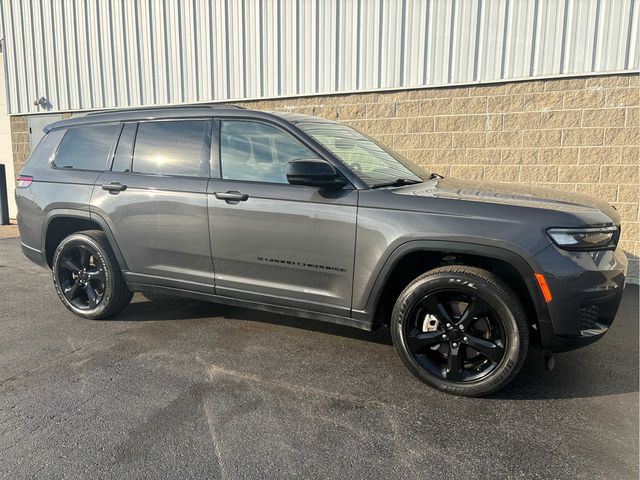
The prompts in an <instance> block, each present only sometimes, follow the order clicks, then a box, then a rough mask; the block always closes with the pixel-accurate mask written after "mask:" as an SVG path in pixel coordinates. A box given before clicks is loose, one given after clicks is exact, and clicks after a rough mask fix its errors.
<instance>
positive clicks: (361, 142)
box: [296, 121, 425, 186]
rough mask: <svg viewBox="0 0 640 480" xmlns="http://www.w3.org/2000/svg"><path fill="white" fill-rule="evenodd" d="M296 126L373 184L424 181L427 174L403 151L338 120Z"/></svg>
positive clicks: (364, 179) (365, 180)
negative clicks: (377, 141) (380, 143)
mask: <svg viewBox="0 0 640 480" xmlns="http://www.w3.org/2000/svg"><path fill="white" fill-rule="evenodd" d="M296 126H297V127H299V128H300V129H301V130H303V131H304V132H306V133H307V134H308V135H310V136H311V137H313V139H314V140H316V141H317V142H318V143H320V144H321V145H323V146H324V147H325V148H326V149H327V150H329V151H330V152H331V153H333V154H334V155H335V156H336V157H338V158H339V159H340V160H342V161H343V162H344V163H345V164H346V165H348V166H349V168H350V169H351V170H353V171H354V172H355V174H356V175H358V177H360V179H361V180H362V181H364V182H365V183H367V184H368V185H369V186H375V185H382V184H386V183H393V182H395V181H397V180H398V179H404V180H409V181H415V182H420V181H422V177H424V176H425V174H424V172H422V171H421V170H420V169H419V168H418V167H416V166H415V165H412V164H411V163H410V162H409V161H408V160H406V159H405V158H403V157H402V156H401V155H400V154H398V153H396V152H393V151H392V150H390V149H388V148H383V147H381V146H380V145H378V144H377V143H376V142H374V141H373V140H371V139H370V138H369V137H367V136H366V135H365V134H363V133H360V132H358V131H357V130H354V129H353V128H351V127H348V126H347V125H343V124H341V123H337V122H322V121H317V122H316V121H314V122H300V123H296Z"/></svg>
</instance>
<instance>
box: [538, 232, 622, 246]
mask: <svg viewBox="0 0 640 480" xmlns="http://www.w3.org/2000/svg"><path fill="white" fill-rule="evenodd" d="M547 234H548V235H549V237H550V238H551V240H553V242H554V243H555V244H556V245H558V246H559V247H560V248H564V249H565V250H586V251H588V250H605V249H614V248H615V247H616V243H617V242H618V237H619V236H620V227H596V228H550V229H549V230H547Z"/></svg>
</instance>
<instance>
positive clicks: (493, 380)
mask: <svg viewBox="0 0 640 480" xmlns="http://www.w3.org/2000/svg"><path fill="white" fill-rule="evenodd" d="M444 289H448V290H451V289H454V290H459V291H461V292H463V293H471V294H473V295H476V296H479V297H481V298H482V299H483V300H484V301H486V302H487V303H488V304H489V305H490V306H491V308H492V309H493V310H494V311H495V312H496V314H497V315H498V316H499V317H500V319H501V321H502V322H501V323H502V327H503V329H504V333H505V337H506V339H505V340H506V345H505V353H504V356H503V358H502V360H501V361H500V364H499V365H498V366H497V367H496V368H495V369H494V370H493V371H492V372H490V373H489V374H488V375H487V376H486V377H483V378H481V379H478V380H474V381H471V382H468V383H459V382H450V381H447V380H445V379H442V378H439V377H437V376H436V375H434V374H432V373H430V372H428V371H427V370H425V369H424V368H423V367H422V365H420V363H419V362H418V361H417V360H416V358H415V357H414V355H413V353H412V352H411V351H410V350H409V348H408V345H407V339H406V333H405V326H406V323H407V322H409V321H411V313H412V312H413V310H414V307H415V305H416V303H417V302H418V301H419V300H420V299H421V298H423V297H424V296H425V295H427V294H428V293H430V292H433V291H436V290H444ZM391 323H392V337H393V341H394V345H395V347H396V350H397V351H398V354H399V355H400V358H401V359H402V361H403V362H404V363H405V365H406V366H407V368H409V370H410V371H411V372H412V373H413V374H414V375H416V376H417V377H418V378H419V379H420V380H422V381H424V382H426V383H428V384H429V385H432V386H434V387H436V388H438V389H440V390H444V391H447V392H450V393H456V394H461V395H470V396H474V395H485V394H487V393H490V392H492V391H495V390H498V389H500V388H501V387H502V386H504V385H505V384H506V383H508V382H509V381H510V380H511V378H512V376H513V371H514V369H516V368H517V367H519V365H518V358H519V354H520V349H521V348H522V343H523V342H522V339H521V332H520V329H519V328H518V322H517V320H516V318H515V314H514V312H512V311H511V309H510V308H509V306H508V304H507V303H506V302H505V301H504V299H503V298H502V297H501V296H500V294H499V292H497V291H496V289H495V288H494V287H493V286H492V285H491V284H489V283H487V282H485V281H483V280H481V279H479V278H475V277H471V276H467V275H464V274H456V273H444V272H443V273H438V274H435V275H431V276H427V277H425V278H422V279H420V280H419V281H417V282H415V283H414V284H412V285H410V286H409V287H408V288H407V289H406V290H405V291H403V292H402V294H401V295H400V297H399V298H398V301H397V303H396V306H395V308H394V310H393V315H392V322H391Z"/></svg>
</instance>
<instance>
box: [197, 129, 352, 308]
mask: <svg viewBox="0 0 640 480" xmlns="http://www.w3.org/2000/svg"><path fill="white" fill-rule="evenodd" d="M317 156H318V155H317V154H315V153H314V152H313V151H311V149H310V148H309V147H308V146H305V145H303V144H302V143H301V142H300V141H299V140H298V139H296V138H295V137H294V136H292V135H291V134H290V133H288V132H286V131H285V130H283V129H281V128H280V127H278V126H275V125H271V124H268V123H263V122H258V121H253V120H252V121H249V120H231V119H229V120H224V119H223V120H222V121H221V122H220V131H219V157H220V165H221V178H220V179H212V180H211V181H210V183H209V187H208V194H209V223H210V226H211V250H212V253H213V262H214V264H215V267H216V294H218V295H223V296H229V297H235V298H241V299H246V300H253V301H259V302H262V303H268V304H274V305H281V306H290V307H296V308H301V309H304V308H312V309H313V310H318V311H323V312H325V313H331V314H337V315H348V314H349V311H350V308H351V289H352V281H353V255H354V248H355V231H356V205H357V195H358V192H357V190H355V189H353V188H351V187H345V188H344V189H342V190H338V191H335V190H333V191H321V190H319V189H318V188H314V187H305V186H293V185H289V184H288V183H287V180H286V166H287V162H289V161H290V160H293V159H297V158H314V157H317Z"/></svg>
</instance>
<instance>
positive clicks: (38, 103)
mask: <svg viewBox="0 0 640 480" xmlns="http://www.w3.org/2000/svg"><path fill="white" fill-rule="evenodd" d="M33 105H34V106H36V107H41V108H44V109H45V110H51V103H50V102H49V100H47V99H46V98H45V97H40V98H39V99H37V100H35V101H34V102H33Z"/></svg>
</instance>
